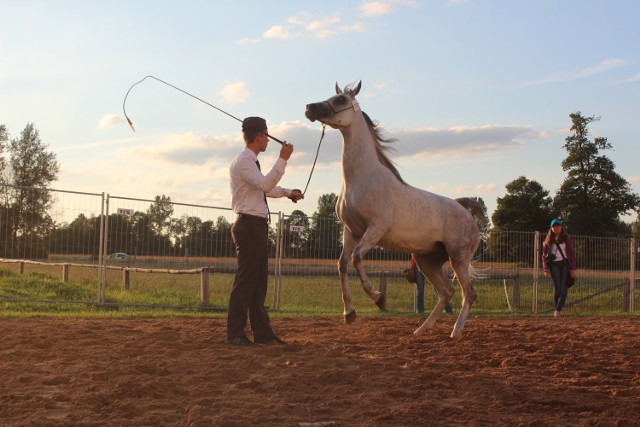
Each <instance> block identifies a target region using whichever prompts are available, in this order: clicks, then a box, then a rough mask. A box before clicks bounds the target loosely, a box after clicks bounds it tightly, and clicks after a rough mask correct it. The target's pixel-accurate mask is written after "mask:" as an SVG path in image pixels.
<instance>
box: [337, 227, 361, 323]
mask: <svg viewBox="0 0 640 427" xmlns="http://www.w3.org/2000/svg"><path fill="white" fill-rule="evenodd" d="M342 236H343V237H342V253H341V254H340V259H339V260H338V273H340V287H341V288H342V302H343V304H344V322H345V323H352V322H353V321H354V320H356V309H355V307H354V306H353V301H352V299H351V291H350V290H349V259H350V258H351V254H352V253H353V248H354V247H355V245H356V243H357V242H356V239H355V238H354V237H353V234H351V232H350V231H349V229H348V228H347V227H344V231H343V233H342Z"/></svg>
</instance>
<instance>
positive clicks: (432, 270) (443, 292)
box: [413, 255, 454, 335]
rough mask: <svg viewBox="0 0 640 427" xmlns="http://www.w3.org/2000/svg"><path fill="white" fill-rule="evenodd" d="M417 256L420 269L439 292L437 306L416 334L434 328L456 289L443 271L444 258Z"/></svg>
mask: <svg viewBox="0 0 640 427" xmlns="http://www.w3.org/2000/svg"><path fill="white" fill-rule="evenodd" d="M414 256H415V257H416V261H417V262H418V265H419V266H420V270H422V272H423V273H424V275H425V276H426V277H427V279H428V280H429V282H431V284H432V285H433V287H434V288H435V289H436V292H437V293H438V302H437V303H436V306H435V307H434V308H433V310H431V313H430V314H429V317H428V318H427V320H425V321H424V322H423V323H422V325H420V327H419V328H418V329H416V330H415V331H414V332H413V333H414V334H415V335H420V334H422V333H424V332H425V331H426V330H427V329H430V328H432V327H433V326H434V325H435V323H436V321H437V320H438V319H439V318H440V315H441V314H442V310H444V308H445V306H446V305H447V304H448V303H449V301H450V300H451V297H453V293H454V289H453V286H451V284H450V283H449V282H448V281H447V279H446V277H445V276H444V273H443V272H442V266H443V265H444V262H445V261H443V260H442V259H439V258H438V257H437V256H426V255H414Z"/></svg>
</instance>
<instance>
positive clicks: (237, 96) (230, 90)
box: [220, 82, 250, 104]
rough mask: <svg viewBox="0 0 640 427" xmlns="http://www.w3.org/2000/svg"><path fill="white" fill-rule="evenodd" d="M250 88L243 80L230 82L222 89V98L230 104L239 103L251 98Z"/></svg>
mask: <svg viewBox="0 0 640 427" xmlns="http://www.w3.org/2000/svg"><path fill="white" fill-rule="evenodd" d="M249 95H250V93H249V90H247V88H246V86H245V85H244V83H243V82H235V83H228V84H226V85H225V86H224V87H223V88H222V89H221V90H220V96H222V100H223V101H224V102H226V103H229V104H238V103H241V102H244V101H245V100H246V99H247V98H249Z"/></svg>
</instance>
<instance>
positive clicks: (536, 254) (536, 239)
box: [531, 231, 540, 313]
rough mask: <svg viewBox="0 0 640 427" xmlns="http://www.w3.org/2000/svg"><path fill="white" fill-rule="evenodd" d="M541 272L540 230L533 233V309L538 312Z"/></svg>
mask: <svg viewBox="0 0 640 427" xmlns="http://www.w3.org/2000/svg"><path fill="white" fill-rule="evenodd" d="M539 274H540V232H539V231H536V232H535V233H533V290H532V295H531V311H532V312H533V313H537V312H538V275H539Z"/></svg>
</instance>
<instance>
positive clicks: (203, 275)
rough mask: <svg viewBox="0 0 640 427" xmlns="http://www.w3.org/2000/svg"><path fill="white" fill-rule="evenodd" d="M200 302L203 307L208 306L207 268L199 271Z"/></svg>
mask: <svg viewBox="0 0 640 427" xmlns="http://www.w3.org/2000/svg"><path fill="white" fill-rule="evenodd" d="M200 301H201V302H202V304H203V305H209V267H202V270H200Z"/></svg>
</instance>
